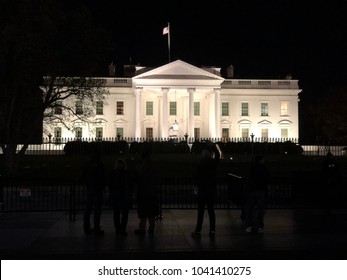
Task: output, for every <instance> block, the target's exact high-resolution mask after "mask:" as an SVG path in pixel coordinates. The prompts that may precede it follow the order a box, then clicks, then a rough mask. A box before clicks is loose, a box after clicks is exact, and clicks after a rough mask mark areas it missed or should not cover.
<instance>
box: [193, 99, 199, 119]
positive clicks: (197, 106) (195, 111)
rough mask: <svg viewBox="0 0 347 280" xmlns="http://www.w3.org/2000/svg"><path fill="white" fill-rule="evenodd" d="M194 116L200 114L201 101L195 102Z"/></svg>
mask: <svg viewBox="0 0 347 280" xmlns="http://www.w3.org/2000/svg"><path fill="white" fill-rule="evenodd" d="M194 116H200V102H194Z"/></svg>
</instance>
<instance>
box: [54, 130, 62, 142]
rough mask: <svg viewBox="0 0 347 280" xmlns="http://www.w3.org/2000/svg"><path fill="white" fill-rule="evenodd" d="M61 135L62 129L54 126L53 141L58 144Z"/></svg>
mask: <svg viewBox="0 0 347 280" xmlns="http://www.w3.org/2000/svg"><path fill="white" fill-rule="evenodd" d="M61 135H62V129H61V127H55V128H54V139H53V141H54V143H56V144H59V143H61Z"/></svg>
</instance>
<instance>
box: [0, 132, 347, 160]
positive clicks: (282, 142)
mask: <svg viewBox="0 0 347 280" xmlns="http://www.w3.org/2000/svg"><path fill="white" fill-rule="evenodd" d="M71 142H73V143H75V146H74V147H76V146H77V145H78V143H80V146H79V149H82V152H83V149H84V152H87V146H88V144H90V145H95V146H96V145H98V146H99V147H101V146H102V149H108V150H109V151H110V152H120V153H121V152H130V153H131V152H134V151H135V152H136V149H131V146H132V145H133V144H143V145H147V148H148V147H149V146H153V145H160V144H158V143H161V146H158V147H156V149H157V150H158V151H157V152H160V150H163V149H164V150H165V151H164V152H167V149H168V145H165V143H169V144H171V145H176V146H178V145H179V144H181V145H182V144H184V143H185V144H186V145H187V149H174V150H173V149H171V150H170V151H172V152H177V151H178V152H180V153H181V152H191V151H194V149H193V150H192V148H193V146H194V145H195V144H197V143H220V145H221V146H223V148H224V149H226V150H227V153H228V152H231V153H242V154H244V153H249V154H251V153H254V152H261V153H262V154H270V153H281V154H288V153H291V152H295V153H302V154H304V155H318V156H324V155H326V154H327V153H328V152H331V153H332V154H333V155H335V156H344V155H347V145H342V144H341V143H340V144H339V145H332V144H318V145H299V143H300V142H299V139H297V138H257V137H253V138H251V137H245V138H241V137H234V138H191V137H181V138H151V139H148V138H132V137H114V138H112V137H107V138H54V137H51V138H49V137H46V138H43V139H42V144H36V145H28V146H27V147H26V151H25V154H27V155H63V154H66V153H67V152H69V151H70V149H69V150H68V151H66V145H67V144H68V143H69V144H71ZM154 143H155V144H154ZM23 146H24V145H18V146H17V151H20V150H21V149H22V148H23ZM134 146H135V145H134ZM1 153H2V150H1V148H0V154H1Z"/></svg>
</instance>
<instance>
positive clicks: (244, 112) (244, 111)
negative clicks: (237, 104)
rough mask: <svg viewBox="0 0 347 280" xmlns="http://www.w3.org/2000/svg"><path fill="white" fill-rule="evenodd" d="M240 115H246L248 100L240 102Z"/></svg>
mask: <svg viewBox="0 0 347 280" xmlns="http://www.w3.org/2000/svg"><path fill="white" fill-rule="evenodd" d="M241 116H248V102H242V103H241Z"/></svg>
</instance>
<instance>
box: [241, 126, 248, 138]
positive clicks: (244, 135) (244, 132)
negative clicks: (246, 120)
mask: <svg viewBox="0 0 347 280" xmlns="http://www.w3.org/2000/svg"><path fill="white" fill-rule="evenodd" d="M241 137H242V138H248V137H249V128H242V129H241Z"/></svg>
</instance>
